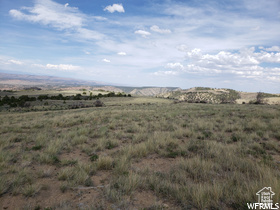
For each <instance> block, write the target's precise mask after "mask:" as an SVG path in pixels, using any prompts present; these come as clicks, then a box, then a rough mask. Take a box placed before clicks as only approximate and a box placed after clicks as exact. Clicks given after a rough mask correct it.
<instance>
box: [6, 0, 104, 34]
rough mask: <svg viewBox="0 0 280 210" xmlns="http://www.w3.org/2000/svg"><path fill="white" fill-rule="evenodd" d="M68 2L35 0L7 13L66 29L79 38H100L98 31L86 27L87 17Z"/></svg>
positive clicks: (58, 28)
mask: <svg viewBox="0 0 280 210" xmlns="http://www.w3.org/2000/svg"><path fill="white" fill-rule="evenodd" d="M68 5H69V4H68V3H67V4H65V5H63V4H59V3H56V2H54V1H52V0H37V1H36V2H35V5H34V6H33V7H22V8H21V9H20V10H15V9H12V10H10V11H9V14H10V15H11V16H12V17H14V18H16V19H18V20H24V21H29V22H32V23H39V24H42V25H45V26H50V27H53V28H55V29H57V30H59V31H62V30H67V33H69V32H70V30H71V32H72V33H73V32H74V34H75V35H78V36H79V37H80V38H89V39H102V38H103V35H102V34H101V33H99V32H96V31H93V30H89V29H86V28H85V26H86V22H87V19H88V17H87V16H86V15H84V14H83V13H81V12H79V10H78V9H77V8H75V7H70V6H68Z"/></svg>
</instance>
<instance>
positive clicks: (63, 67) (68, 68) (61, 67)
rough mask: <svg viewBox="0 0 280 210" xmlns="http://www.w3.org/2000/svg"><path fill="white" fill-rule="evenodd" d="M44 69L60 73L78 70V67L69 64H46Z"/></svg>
mask: <svg viewBox="0 0 280 210" xmlns="http://www.w3.org/2000/svg"><path fill="white" fill-rule="evenodd" d="M46 68H47V69H55V70H60V71H76V70H79V69H80V67H79V66H73V65H71V64H59V65H54V64H47V65H46Z"/></svg>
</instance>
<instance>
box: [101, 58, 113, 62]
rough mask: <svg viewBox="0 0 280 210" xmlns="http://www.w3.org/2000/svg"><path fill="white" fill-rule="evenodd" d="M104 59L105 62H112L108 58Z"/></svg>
mask: <svg viewBox="0 0 280 210" xmlns="http://www.w3.org/2000/svg"><path fill="white" fill-rule="evenodd" d="M102 61H103V62H105V63H110V62H111V61H110V60H108V59H106V58H104V59H103V60H102Z"/></svg>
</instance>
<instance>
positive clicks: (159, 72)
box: [153, 71, 178, 76]
mask: <svg viewBox="0 0 280 210" xmlns="http://www.w3.org/2000/svg"><path fill="white" fill-rule="evenodd" d="M153 75H155V76H175V75H178V72H177V71H157V72H154V73H153Z"/></svg>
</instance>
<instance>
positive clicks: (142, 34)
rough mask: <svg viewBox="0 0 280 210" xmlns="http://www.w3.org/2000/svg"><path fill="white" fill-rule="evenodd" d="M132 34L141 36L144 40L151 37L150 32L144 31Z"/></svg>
mask: <svg viewBox="0 0 280 210" xmlns="http://www.w3.org/2000/svg"><path fill="white" fill-rule="evenodd" d="M134 33H135V34H139V35H141V36H142V37H144V38H146V37H147V36H149V35H151V33H150V32H148V31H144V30H138V31H135V32H134Z"/></svg>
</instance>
